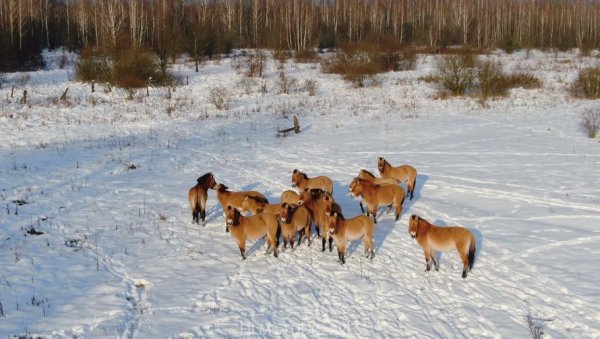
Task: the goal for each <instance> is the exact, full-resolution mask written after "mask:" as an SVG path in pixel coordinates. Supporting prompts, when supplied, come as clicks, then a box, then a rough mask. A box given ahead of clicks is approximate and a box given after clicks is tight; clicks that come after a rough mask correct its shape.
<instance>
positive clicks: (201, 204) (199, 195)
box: [188, 172, 217, 224]
mask: <svg viewBox="0 0 600 339" xmlns="http://www.w3.org/2000/svg"><path fill="white" fill-rule="evenodd" d="M197 182H198V183H197V184H196V186H194V187H192V188H190V191H189V192H188V200H189V202H190V207H191V208H192V222H195V223H197V224H200V221H199V220H198V215H200V219H202V224H204V220H205V219H206V199H207V198H208V193H207V191H208V189H209V188H212V187H213V186H215V185H216V184H217V183H216V181H215V177H214V176H213V174H212V173H210V172H208V173H206V174H204V175H203V176H201V177H199V178H198V180H197Z"/></svg>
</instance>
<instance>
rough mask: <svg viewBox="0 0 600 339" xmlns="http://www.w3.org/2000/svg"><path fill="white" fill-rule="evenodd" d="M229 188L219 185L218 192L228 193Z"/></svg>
mask: <svg viewBox="0 0 600 339" xmlns="http://www.w3.org/2000/svg"><path fill="white" fill-rule="evenodd" d="M228 189H229V187H227V186H225V185H224V184H220V185H219V192H221V193H223V192H228Z"/></svg>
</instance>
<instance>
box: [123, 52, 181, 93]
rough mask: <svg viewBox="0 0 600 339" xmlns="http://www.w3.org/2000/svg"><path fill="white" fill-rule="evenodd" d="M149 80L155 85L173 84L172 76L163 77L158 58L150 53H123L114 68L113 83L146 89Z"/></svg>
mask: <svg viewBox="0 0 600 339" xmlns="http://www.w3.org/2000/svg"><path fill="white" fill-rule="evenodd" d="M149 79H152V80H151V82H152V84H153V85H158V86H166V85H169V84H171V80H172V79H171V76H170V75H169V74H168V73H167V75H166V76H165V75H163V72H162V71H161V69H160V66H159V65H158V61H157V59H156V57H155V56H154V55H153V54H151V53H148V52H143V51H138V50H131V51H130V52H128V53H127V52H126V53H123V54H122V55H121V56H120V57H119V59H118V60H117V62H116V63H115V66H114V77H113V79H112V83H113V84H114V85H116V86H119V87H124V88H140V87H145V86H146V85H147V82H148V80H149Z"/></svg>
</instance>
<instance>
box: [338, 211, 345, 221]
mask: <svg viewBox="0 0 600 339" xmlns="http://www.w3.org/2000/svg"><path fill="white" fill-rule="evenodd" d="M337 218H338V219H340V220H346V219H345V218H344V215H343V214H342V212H337Z"/></svg>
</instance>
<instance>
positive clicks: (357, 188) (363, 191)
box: [348, 178, 405, 223]
mask: <svg viewBox="0 0 600 339" xmlns="http://www.w3.org/2000/svg"><path fill="white" fill-rule="evenodd" d="M348 190H349V191H350V194H351V195H352V196H354V197H358V196H361V197H362V199H363V200H364V202H365V203H366V204H367V215H369V213H371V214H373V221H374V222H375V223H377V208H378V207H379V206H388V208H389V209H390V210H391V208H392V205H394V206H395V208H396V221H398V219H399V218H400V213H402V204H403V203H404V195H405V194H404V190H403V189H402V187H400V186H398V185H385V186H381V185H376V184H374V183H373V182H372V181H370V180H363V179H359V178H354V180H352V182H351V183H350V187H349V189H348Z"/></svg>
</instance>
